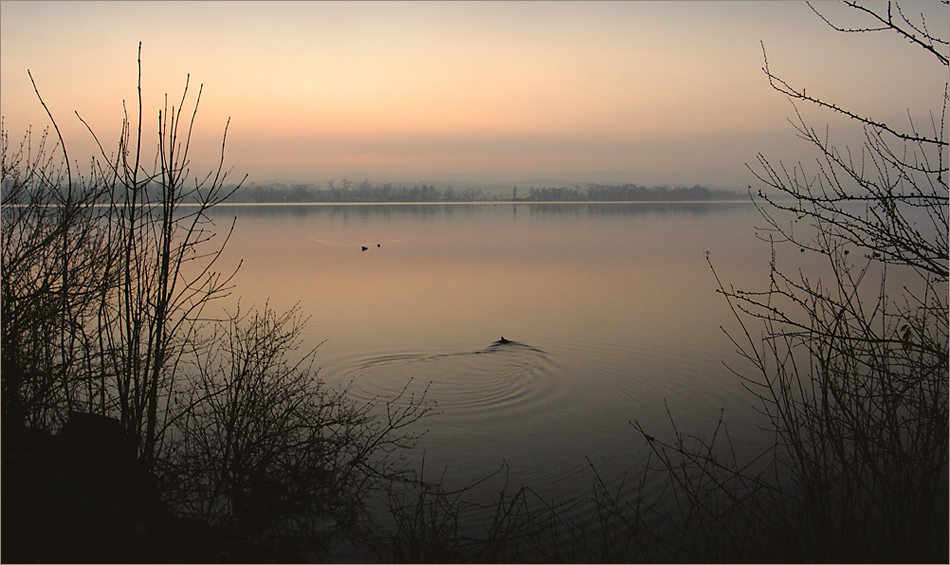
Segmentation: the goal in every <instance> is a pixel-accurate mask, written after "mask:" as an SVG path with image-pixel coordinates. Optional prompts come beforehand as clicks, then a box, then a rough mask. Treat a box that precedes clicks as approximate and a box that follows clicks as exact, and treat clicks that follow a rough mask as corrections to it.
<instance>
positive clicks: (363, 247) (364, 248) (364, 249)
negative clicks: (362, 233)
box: [360, 245, 369, 251]
mask: <svg viewBox="0 0 950 565" xmlns="http://www.w3.org/2000/svg"><path fill="white" fill-rule="evenodd" d="M367 249H369V247H366V246H365V245H363V246H362V249H361V250H360V251H366V250H367Z"/></svg>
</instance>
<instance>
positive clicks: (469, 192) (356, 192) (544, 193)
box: [230, 179, 744, 203]
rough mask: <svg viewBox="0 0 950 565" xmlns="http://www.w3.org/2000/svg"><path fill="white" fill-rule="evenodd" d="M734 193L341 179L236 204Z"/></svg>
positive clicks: (702, 197)
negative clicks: (488, 188)
mask: <svg viewBox="0 0 950 565" xmlns="http://www.w3.org/2000/svg"><path fill="white" fill-rule="evenodd" d="M743 196H744V195H743V194H740V193H738V192H735V191H731V190H723V189H714V188H708V187H705V186H702V185H699V184H697V185H694V186H692V187H689V188H687V187H674V188H671V187H666V186H658V187H654V188H647V187H645V186H639V185H636V184H622V185H612V184H595V183H587V184H586V185H584V186H583V187H582V186H581V185H575V186H573V187H558V188H547V187H544V188H535V187H531V188H530V189H529V191H528V196H527V197H523V198H519V197H518V189H517V187H514V189H513V191H512V197H511V198H510V199H509V198H504V197H502V196H499V195H498V194H487V193H485V191H483V190H482V189H480V188H468V189H464V190H459V189H455V188H453V187H452V186H451V185H449V186H448V187H447V188H445V189H444V190H443V189H441V188H439V187H437V186H435V185H429V184H425V183H423V184H407V183H392V182H387V183H384V184H377V183H373V182H370V181H369V180H363V182H361V183H359V184H356V183H354V182H352V181H350V180H348V179H343V180H342V181H341V182H340V183H339V184H336V183H335V182H334V181H330V182H328V183H327V188H325V189H324V188H321V187H320V186H319V185H316V184H293V185H286V184H281V183H275V184H270V185H255V184H250V185H244V186H242V187H241V188H240V190H238V191H236V192H235V193H234V194H233V195H232V197H231V199H230V200H231V201H232V202H242V203H255V202H257V203H272V202H288V203H299V202H494V201H513V202H611V201H621V202H637V201H647V202H657V201H691V200H692V201H696V200H699V201H706V200H734V199H739V198H743Z"/></svg>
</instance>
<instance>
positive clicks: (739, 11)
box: [0, 1, 950, 187]
mask: <svg viewBox="0 0 950 565" xmlns="http://www.w3.org/2000/svg"><path fill="white" fill-rule="evenodd" d="M902 6H903V8H904V11H905V13H913V14H915V15H916V14H919V13H920V12H921V11H923V12H925V13H926V14H927V17H928V25H929V26H930V27H932V28H935V29H942V30H943V32H942V33H943V34H944V35H946V32H947V28H946V26H948V25H950V24H948V13H947V9H946V7H944V6H942V5H940V4H937V3H934V2H924V3H907V4H903V5H902ZM817 7H818V8H819V9H820V10H821V11H822V12H823V13H826V14H827V15H828V16H829V17H831V18H833V19H836V20H837V21H841V22H842V23H847V24H853V25H866V24H867V21H866V20H862V19H861V18H856V17H855V15H854V14H852V13H851V11H849V10H847V9H845V8H844V7H843V6H840V5H833V4H828V3H822V2H819V3H818V4H817ZM0 26H2V27H0V72H2V74H0V82H2V89H0V112H2V114H3V117H4V128H5V129H6V130H7V131H9V132H10V135H11V141H13V140H15V139H19V138H20V136H22V134H23V132H24V131H25V128H26V127H27V126H28V125H30V124H32V125H33V126H34V129H35V130H38V129H40V128H42V127H44V126H45V125H47V124H48V120H47V118H46V117H45V114H44V113H43V110H42V108H41V107H40V105H39V103H38V102H37V99H36V95H35V94H34V92H33V88H32V86H31V84H30V82H29V78H28V76H27V69H29V70H30V71H31V72H32V74H33V77H34V79H35V80H36V82H37V86H38V87H39V88H40V92H41V94H42V95H43V97H44V99H45V100H46V102H47V104H48V105H49V107H50V109H51V110H52V112H53V113H54V115H55V116H56V117H57V120H58V122H59V125H60V127H61V129H62V130H63V132H64V134H65V136H66V138H67V142H68V143H69V144H70V152H71V156H72V157H73V158H75V159H78V160H79V161H80V162H84V161H85V159H83V158H82V156H83V155H89V154H91V152H92V146H91V144H90V136H89V135H88V133H86V132H85V128H84V127H83V126H82V125H81V124H80V123H79V120H78V119H77V118H76V117H75V114H74V113H73V112H74V111H78V112H79V113H80V114H81V115H82V116H83V117H84V118H85V119H86V120H87V121H88V122H89V123H90V125H91V126H92V127H93V128H94V129H95V130H96V132H97V133H98V134H99V136H100V139H101V140H102V141H103V143H105V144H107V145H109V146H110V147H111V145H112V144H113V143H114V142H115V140H117V138H118V135H119V129H120V125H121V120H122V101H123V100H126V101H127V102H128V103H129V109H130V111H133V110H134V106H135V105H134V103H133V101H134V100H135V84H136V49H137V45H138V43H139V41H141V42H142V64H143V78H142V81H143V89H144V93H145V108H146V123H147V124H149V127H150V130H149V131H153V130H154V128H153V127H152V126H151V124H154V123H155V121H156V120H157V113H158V110H159V109H160V107H161V104H162V100H163V95H164V94H165V93H168V94H169V99H170V100H173V101H174V103H175V104H177V101H178V100H179V99H180V97H181V91H182V87H183V86H184V83H185V76H186V74H189V73H190V75H191V80H192V87H193V91H192V92H193V93H196V92H197V87H198V85H199V84H202V83H203V84H204V92H203V94H202V100H201V108H200V110H199V114H198V122H197V128H196V133H195V142H194V146H193V150H194V151H195V152H194V161H195V169H196V170H198V169H202V170H204V169H207V170H210V169H211V168H212V167H213V166H214V164H215V156H216V155H217V153H218V152H219V151H220V138H221V134H222V132H223V129H224V125H225V122H226V120H227V118H228V117H229V116H230V117H231V126H230V129H229V133H228V163H229V164H230V165H232V166H233V168H234V172H235V174H238V173H241V174H243V173H244V172H247V173H250V179H251V180H253V181H255V182H259V183H260V182H269V181H272V180H281V181H290V182H298V181H299V182H315V183H325V182H326V181H327V180H330V179H336V180H338V179H341V178H343V177H344V176H348V177H349V178H350V179H351V180H356V181H360V180H362V179H363V178H369V179H370V180H373V181H377V182H386V181H403V180H404V181H424V180H429V181H440V180H444V179H448V178H450V177H454V178H457V179H459V178H462V177H463V176H464V177H467V178H470V179H473V180H485V181H490V182H501V183H517V182H518V181H520V180H525V179H535V178H546V179H562V180H565V179H566V180H567V181H582V180H600V181H609V182H633V183H638V184H648V185H652V184H660V183H670V184H687V185H691V184H693V183H704V184H708V185H714V186H729V187H745V185H746V184H754V182H753V181H754V179H753V178H752V177H751V175H750V174H749V173H748V171H747V170H746V168H745V163H753V162H755V160H756V153H757V152H760V151H761V152H763V153H765V154H766V156H769V157H772V158H774V159H776V160H777V159H782V160H786V161H796V160H798V159H812V157H811V155H813V153H811V152H803V151H802V148H803V145H802V143H801V142H800V141H799V140H797V139H796V137H795V133H794V131H793V130H792V129H791V127H790V126H789V124H788V123H787V118H788V117H789V116H791V115H792V107H791V105H790V104H789V102H788V101H787V100H786V99H785V97H783V96H782V95H780V94H778V93H776V92H775V91H773V90H771V88H770V87H769V85H768V82H767V80H766V79H765V77H764V75H763V73H762V71H761V67H762V62H763V61H762V50H761V46H760V41H764V42H765V46H766V49H767V50H768V55H769V62H770V65H771V66H772V69H773V71H775V72H777V73H778V74H780V75H781V76H782V77H783V78H786V79H787V80H788V81H789V82H791V83H792V84H794V85H797V86H805V87H806V88H807V89H808V92H809V93H811V94H818V95H821V96H822V97H825V98H827V99H829V100H832V101H835V102H838V103H840V104H841V105H844V106H846V107H850V108H853V109H855V110H857V111H860V112H862V113H864V114H866V115H870V116H873V117H874V118H876V119H893V120H896V121H897V122H899V123H900V124H901V125H903V124H904V123H906V119H907V118H906V114H907V109H908V108H910V109H911V110H912V112H914V115H915V116H920V118H921V119H923V118H924V117H925V116H926V113H925V112H926V111H927V110H930V109H933V110H938V109H939V104H940V102H941V98H940V96H941V95H942V93H943V83H944V82H945V81H946V78H947V77H946V68H945V67H942V66H941V65H939V64H937V63H936V62H935V60H934V61H931V60H930V59H928V58H926V57H923V56H920V55H919V54H918V51H917V50H915V49H914V48H912V47H911V46H909V45H908V43H907V42H906V41H903V40H900V39H897V38H896V37H893V36H886V35H881V34H847V35H846V34H841V33H837V32H835V31H833V30H831V29H830V28H829V27H828V26H827V25H826V24H825V23H823V22H822V21H821V20H820V19H819V18H818V17H817V16H816V15H815V14H814V13H813V12H812V11H811V10H810V9H809V7H808V6H807V5H806V4H804V3H799V2H603V3H601V2H408V3H401V2H388V1H387V2H379V3H377V2H227V1H219V2H72V1H70V2H46V1H43V2H24V1H3V2H2V3H0ZM940 26H943V27H942V28H941V27H940ZM825 121H826V119H825V118H818V121H816V123H815V125H816V126H819V127H822V128H823V127H824V126H823V124H824V122H825ZM152 135H154V134H152Z"/></svg>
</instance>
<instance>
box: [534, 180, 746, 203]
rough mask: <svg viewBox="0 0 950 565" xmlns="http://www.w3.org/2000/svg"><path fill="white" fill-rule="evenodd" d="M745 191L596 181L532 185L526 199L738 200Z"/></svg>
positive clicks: (624, 200)
mask: <svg viewBox="0 0 950 565" xmlns="http://www.w3.org/2000/svg"><path fill="white" fill-rule="evenodd" d="M738 198H742V195H741V194H740V193H738V192H735V191H732V190H723V189H715V188H708V187H705V186H702V185H699V184H697V185H693V186H692V187H690V188H686V187H675V188H670V187H666V186H657V187H654V188H647V187H645V186H638V185H636V184H623V185H615V184H594V183H588V184H587V186H586V188H585V189H583V190H582V189H581V188H580V187H579V186H575V187H573V188H566V187H561V188H531V190H530V191H529V193H528V197H527V198H526V199H525V200H528V201H537V202H575V201H587V202H615V201H620V202H637V201H648V202H656V201H671V200H672V201H688V200H735V199H738Z"/></svg>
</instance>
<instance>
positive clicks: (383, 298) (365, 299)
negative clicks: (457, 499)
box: [215, 203, 770, 501]
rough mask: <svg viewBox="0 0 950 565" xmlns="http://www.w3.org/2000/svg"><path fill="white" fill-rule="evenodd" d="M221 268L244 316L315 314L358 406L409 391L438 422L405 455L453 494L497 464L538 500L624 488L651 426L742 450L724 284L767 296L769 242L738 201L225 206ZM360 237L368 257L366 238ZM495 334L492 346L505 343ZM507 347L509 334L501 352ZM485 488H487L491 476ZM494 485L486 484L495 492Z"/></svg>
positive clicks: (741, 406) (314, 335)
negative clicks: (717, 439)
mask: <svg viewBox="0 0 950 565" xmlns="http://www.w3.org/2000/svg"><path fill="white" fill-rule="evenodd" d="M233 216H237V218H238V220H237V229H236V231H235V233H234V235H233V236H232V239H231V241H230V242H229V244H228V247H227V250H226V252H225V256H224V257H222V261H223V262H224V264H225V265H228V264H231V265H234V264H237V261H238V260H243V266H242V267H241V269H240V271H239V273H238V275H237V277H236V278H235V283H236V285H237V286H236V289H235V291H234V296H235V297H238V296H239V297H241V302H242V307H244V308H247V307H249V306H251V305H252V304H253V305H256V306H258V307H262V306H263V305H264V303H265V302H268V303H269V305H270V306H271V307H272V308H275V309H277V310H281V311H282V310H286V309H288V308H290V307H292V306H293V305H294V304H297V303H299V305H300V308H301V311H302V312H303V313H304V314H306V315H309V316H311V319H310V321H309V325H308V327H307V332H306V338H307V343H306V344H305V346H307V347H313V346H316V345H317V344H320V343H321V342H323V343H322V345H320V347H319V350H318V352H317V355H316V365H317V366H319V367H320V376H321V378H323V379H324V380H325V381H327V382H328V383H330V384H331V385H335V386H348V387H349V391H350V394H351V395H352V396H353V397H355V398H356V399H358V400H369V399H373V398H379V399H381V400H385V399H387V398H393V397H395V396H396V395H398V394H399V393H400V392H401V391H402V390H403V389H404V388H406V386H407V384H408V390H407V393H408V394H416V395H418V394H421V393H422V392H423V391H424V390H426V389H428V396H427V398H429V399H430V400H434V401H436V402H437V403H438V405H439V408H440V413H439V414H438V415H436V416H434V417H431V418H428V419H425V420H424V421H422V422H420V423H419V425H420V428H419V429H420V431H421V430H428V431H427V433H426V434H425V435H424V436H423V438H422V439H421V440H420V442H419V445H418V449H417V450H415V451H414V452H413V453H411V454H409V455H410V458H411V460H413V461H416V462H421V461H422V458H423V457H424V458H425V467H426V474H427V478H430V479H436V478H439V477H440V476H441V475H442V472H443V471H446V473H445V480H446V482H447V483H448V484H449V485H450V486H463V485H464V484H467V483H468V482H470V481H471V480H473V479H476V478H479V477H483V476H485V475H488V474H489V473H491V472H493V471H496V470H498V469H499V467H500V465H501V464H502V462H506V463H507V464H508V465H509V467H510V481H511V484H512V485H515V486H521V485H525V486H530V487H531V488H532V489H534V490H535V491H537V492H538V493H540V494H541V495H542V496H544V497H545V498H547V499H553V500H558V501H564V500H568V499H583V498H585V497H588V496H589V495H590V492H591V489H590V486H591V483H592V480H593V475H592V473H591V468H590V465H589V464H588V459H589V460H590V462H591V463H592V464H593V465H594V466H595V467H596V468H597V470H598V472H599V473H600V474H601V476H602V477H603V478H605V479H607V480H609V481H616V482H618V484H619V481H620V480H621V479H622V478H623V476H624V474H627V475H628V479H627V483H628V485H629V488H633V487H634V486H635V484H636V480H638V479H639V477H640V474H641V472H642V469H641V466H642V464H643V462H644V460H645V457H646V453H647V449H648V448H647V445H646V442H645V441H644V440H643V438H642V437H641V436H639V434H638V433H637V432H636V431H635V430H634V429H633V427H632V426H631V424H630V423H631V422H632V421H634V420H637V421H638V422H640V423H641V424H642V425H644V427H645V428H647V429H650V430H655V431H656V432H657V433H656V435H658V436H661V435H663V434H667V433H671V429H670V424H669V416H668V415H667V412H666V405H668V406H669V410H670V412H671V413H672V415H673V416H674V418H675V419H676V424H677V426H678V428H679V431H680V432H683V433H692V434H696V435H699V436H704V435H707V434H708V433H711V431H712V429H713V428H714V427H715V424H716V422H717V420H718V419H719V416H720V413H721V411H722V410H723V409H725V413H724V414H725V417H726V419H727V422H728V424H729V426H730V430H731V431H732V434H733V441H734V442H735V444H736V446H737V448H738V449H740V450H747V451H748V452H752V451H755V450H756V449H757V448H758V447H759V446H760V445H764V443H762V442H763V440H764V439H766V440H767V438H763V437H761V435H760V434H759V433H757V432H756V430H755V423H756V422H757V420H756V414H755V412H754V410H753V408H752V406H751V404H752V399H751V397H750V395H749V394H748V393H747V392H746V391H744V390H743V389H742V387H741V384H740V382H739V379H738V378H737V377H736V376H735V375H734V374H732V373H731V372H730V370H729V368H727V367H726V366H724V364H723V361H726V362H728V363H729V364H730V366H732V367H734V368H737V369H742V368H744V366H743V365H742V363H741V360H740V359H739V358H738V356H737V355H736V354H735V352H734V346H733V345H732V344H731V343H730V341H729V339H728V338H727V337H726V335H724V334H723V331H722V329H721V328H720V326H724V327H725V328H727V329H728V328H733V327H734V324H735V322H734V320H733V319H732V318H731V313H730V312H729V309H728V305H727V304H726V302H725V300H724V299H723V298H722V297H721V296H719V295H717V294H716V292H715V289H716V281H715V277H714V276H713V273H712V271H711V270H710V268H709V265H708V264H707V260H706V253H707V252H708V253H709V257H710V258H711V260H712V262H713V264H714V265H715V267H716V270H717V272H718V273H719V275H720V277H721V278H722V279H723V281H724V282H725V283H726V284H736V285H737V286H741V287H747V288H763V287H765V286H766V285H767V283H768V278H767V276H768V262H769V253H770V252H769V247H768V245H767V244H765V243H763V242H761V241H759V240H757V239H756V238H755V235H754V233H755V225H756V224H761V223H762V220H761V218H760V216H759V215H758V212H757V211H756V210H755V208H754V207H753V206H752V205H751V204H748V203H676V204H666V203H650V204H636V203H624V204H603V203H597V204H590V203H588V204H457V205H445V204H437V205H386V204H378V205H299V206H274V205H270V206H250V205H248V206H222V207H219V208H217V209H216V211H215V217H216V218H217V219H218V220H219V223H220V224H222V225H223V224H225V223H226V221H228V220H229V218H231V217H233ZM364 247H365V248H366V249H365V250H364V249H363V248H364ZM502 336H504V338H505V340H504V341H502V340H501V338H502ZM506 342H507V343H506ZM492 484H496V483H492ZM492 484H489V485H486V488H488V489H490V488H491V487H492Z"/></svg>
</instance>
